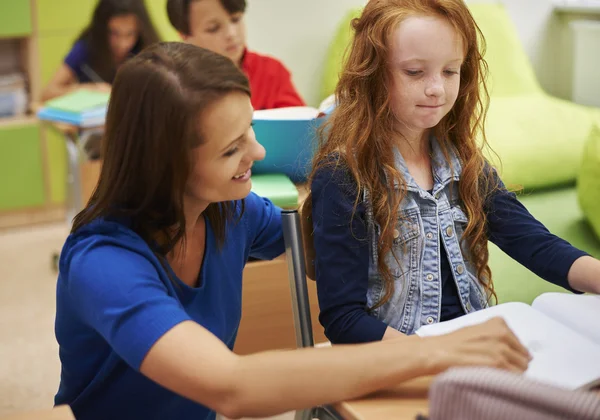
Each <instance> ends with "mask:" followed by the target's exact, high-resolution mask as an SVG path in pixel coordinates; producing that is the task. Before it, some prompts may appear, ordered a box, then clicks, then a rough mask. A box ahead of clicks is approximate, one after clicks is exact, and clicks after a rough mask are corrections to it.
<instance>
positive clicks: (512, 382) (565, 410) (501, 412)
mask: <svg viewBox="0 0 600 420" xmlns="http://www.w3.org/2000/svg"><path fill="white" fill-rule="evenodd" d="M429 406H430V412H429V418H430V420H519V419H524V420H565V419H570V420H600V395H599V394H598V393H594V392H585V391H569V390H565V389H561V388H557V387H553V386H549V385H546V384H541V383H538V382H534V381H532V380H530V379H526V378H525V377H524V376H522V375H517V374H514V373H510V372H505V371H500V370H496V369H490V368H455V369H450V370H449V371H447V372H445V373H443V374H441V375H439V376H438V377H437V378H436V379H435V380H434V382H433V383H432V385H431V388H430V391H429Z"/></svg>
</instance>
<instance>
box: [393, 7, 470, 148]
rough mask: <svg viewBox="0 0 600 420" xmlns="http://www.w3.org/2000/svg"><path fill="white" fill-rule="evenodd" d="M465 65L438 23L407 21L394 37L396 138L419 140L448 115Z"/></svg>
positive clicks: (452, 34)
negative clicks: (462, 67) (414, 138)
mask: <svg viewBox="0 0 600 420" xmlns="http://www.w3.org/2000/svg"><path fill="white" fill-rule="evenodd" d="M463 60H464V49H463V42H462V39H461V37H460V36H459V35H458V33H457V32H456V30H455V29H454V28H453V27H452V25H451V24H450V23H449V22H448V21H446V20H444V19H442V18H438V17H420V16H414V17H409V18H407V19H406V20H404V21H403V22H402V23H401V24H400V26H399V27H398V28H397V29H396V30H395V31H394V32H393V35H392V38H391V48H390V55H389V68H390V74H391V87H390V102H391V106H392V110H393V112H394V115H395V116H396V120H397V130H398V131H399V132H400V133H402V134H403V135H405V136H410V137H413V136H415V135H417V136H418V135H421V134H422V133H423V132H424V130H427V129H429V128H432V127H435V126H436V125H437V124H438V123H439V122H440V121H441V120H442V118H444V116H445V115H446V114H448V112H450V110H451V109H452V106H454V103H455V102H456V98H457V96H458V91H459V88H460V67H461V65H462V63H463Z"/></svg>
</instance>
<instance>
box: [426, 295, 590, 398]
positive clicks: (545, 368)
mask: <svg viewBox="0 0 600 420" xmlns="http://www.w3.org/2000/svg"><path fill="white" fill-rule="evenodd" d="M496 316H500V317H502V318H504V320H505V321H506V323H507V324H508V326H509V327H510V328H511V329H512V330H513V332H514V334H515V335H516V336H517V337H518V338H519V340H520V341H521V342H522V343H523V344H524V345H525V346H526V347H527V348H528V349H529V351H530V352H531V355H532V356H533V359H532V360H531V362H530V364H529V368H528V369H527V371H526V372H525V376H527V377H528V378H530V379H533V380H537V381H539V382H544V383H547V384H550V385H554V386H558V387H563V388H567V389H591V388H594V387H596V386H598V385H600V297H599V296H590V295H571V294H567V293H544V294H542V295H540V296H539V297H538V298H536V299H535V300H534V301H533V303H532V304H531V306H529V305H527V304H525V303H519V302H513V303H503V304H500V305H497V306H492V307H490V308H487V309H483V310H481V311H477V312H472V313H470V314H468V315H465V316H462V317H460V318H457V319H453V320H451V321H446V322H440V323H439V324H432V325H426V326H423V327H421V328H419V329H418V330H417V332H416V333H417V335H419V336H421V337H426V336H432V335H440V334H446V333H449V332H452V331H454V330H457V329H459V328H462V327H466V326H469V325H475V324H479V323H481V322H484V321H487V320H488V319H490V318H492V317H496Z"/></svg>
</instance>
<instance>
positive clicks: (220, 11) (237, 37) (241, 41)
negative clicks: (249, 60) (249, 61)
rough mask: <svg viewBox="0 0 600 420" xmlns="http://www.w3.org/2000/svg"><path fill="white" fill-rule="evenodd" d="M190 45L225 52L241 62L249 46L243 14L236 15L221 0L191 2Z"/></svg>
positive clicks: (235, 61)
mask: <svg viewBox="0 0 600 420" xmlns="http://www.w3.org/2000/svg"><path fill="white" fill-rule="evenodd" d="M190 33H191V35H190V36H185V35H184V36H183V39H184V40H185V41H186V42H189V43H190V44H194V45H196V46H198V47H202V48H206V49H207V50H211V51H214V52H216V53H218V54H221V55H224V56H225V57H228V58H229V59H230V60H232V61H233V62H234V63H235V64H237V65H239V64H240V62H241V60H242V56H243V55H244V49H245V48H246V25H245V23H244V14H243V13H242V12H240V13H234V14H233V15H231V14H229V12H228V11H227V10H226V9H225V8H224V7H223V5H222V4H221V1H220V0H196V1H192V2H191V3H190Z"/></svg>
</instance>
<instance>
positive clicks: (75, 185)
mask: <svg viewBox="0 0 600 420" xmlns="http://www.w3.org/2000/svg"><path fill="white" fill-rule="evenodd" d="M43 123H45V124H48V125H49V126H51V127H53V128H54V129H56V130H58V131H59V132H60V133H61V134H62V135H63V137H64V140H65V148H66V150H67V164H68V167H67V184H68V185H67V197H68V200H67V223H68V224H69V225H70V224H71V220H73V218H74V217H75V215H76V214H77V213H79V211H80V210H81V209H82V208H83V207H84V205H85V204H86V203H87V200H88V199H89V197H90V195H91V193H92V191H93V190H94V188H95V186H96V183H97V181H98V176H99V174H100V167H101V162H100V161H87V160H84V159H82V158H81V155H82V153H81V144H82V143H85V139H86V138H87V137H88V136H90V135H93V134H97V133H102V132H103V131H104V127H103V126H97V127H78V126H75V125H72V124H67V123H61V122H54V121H43Z"/></svg>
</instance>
